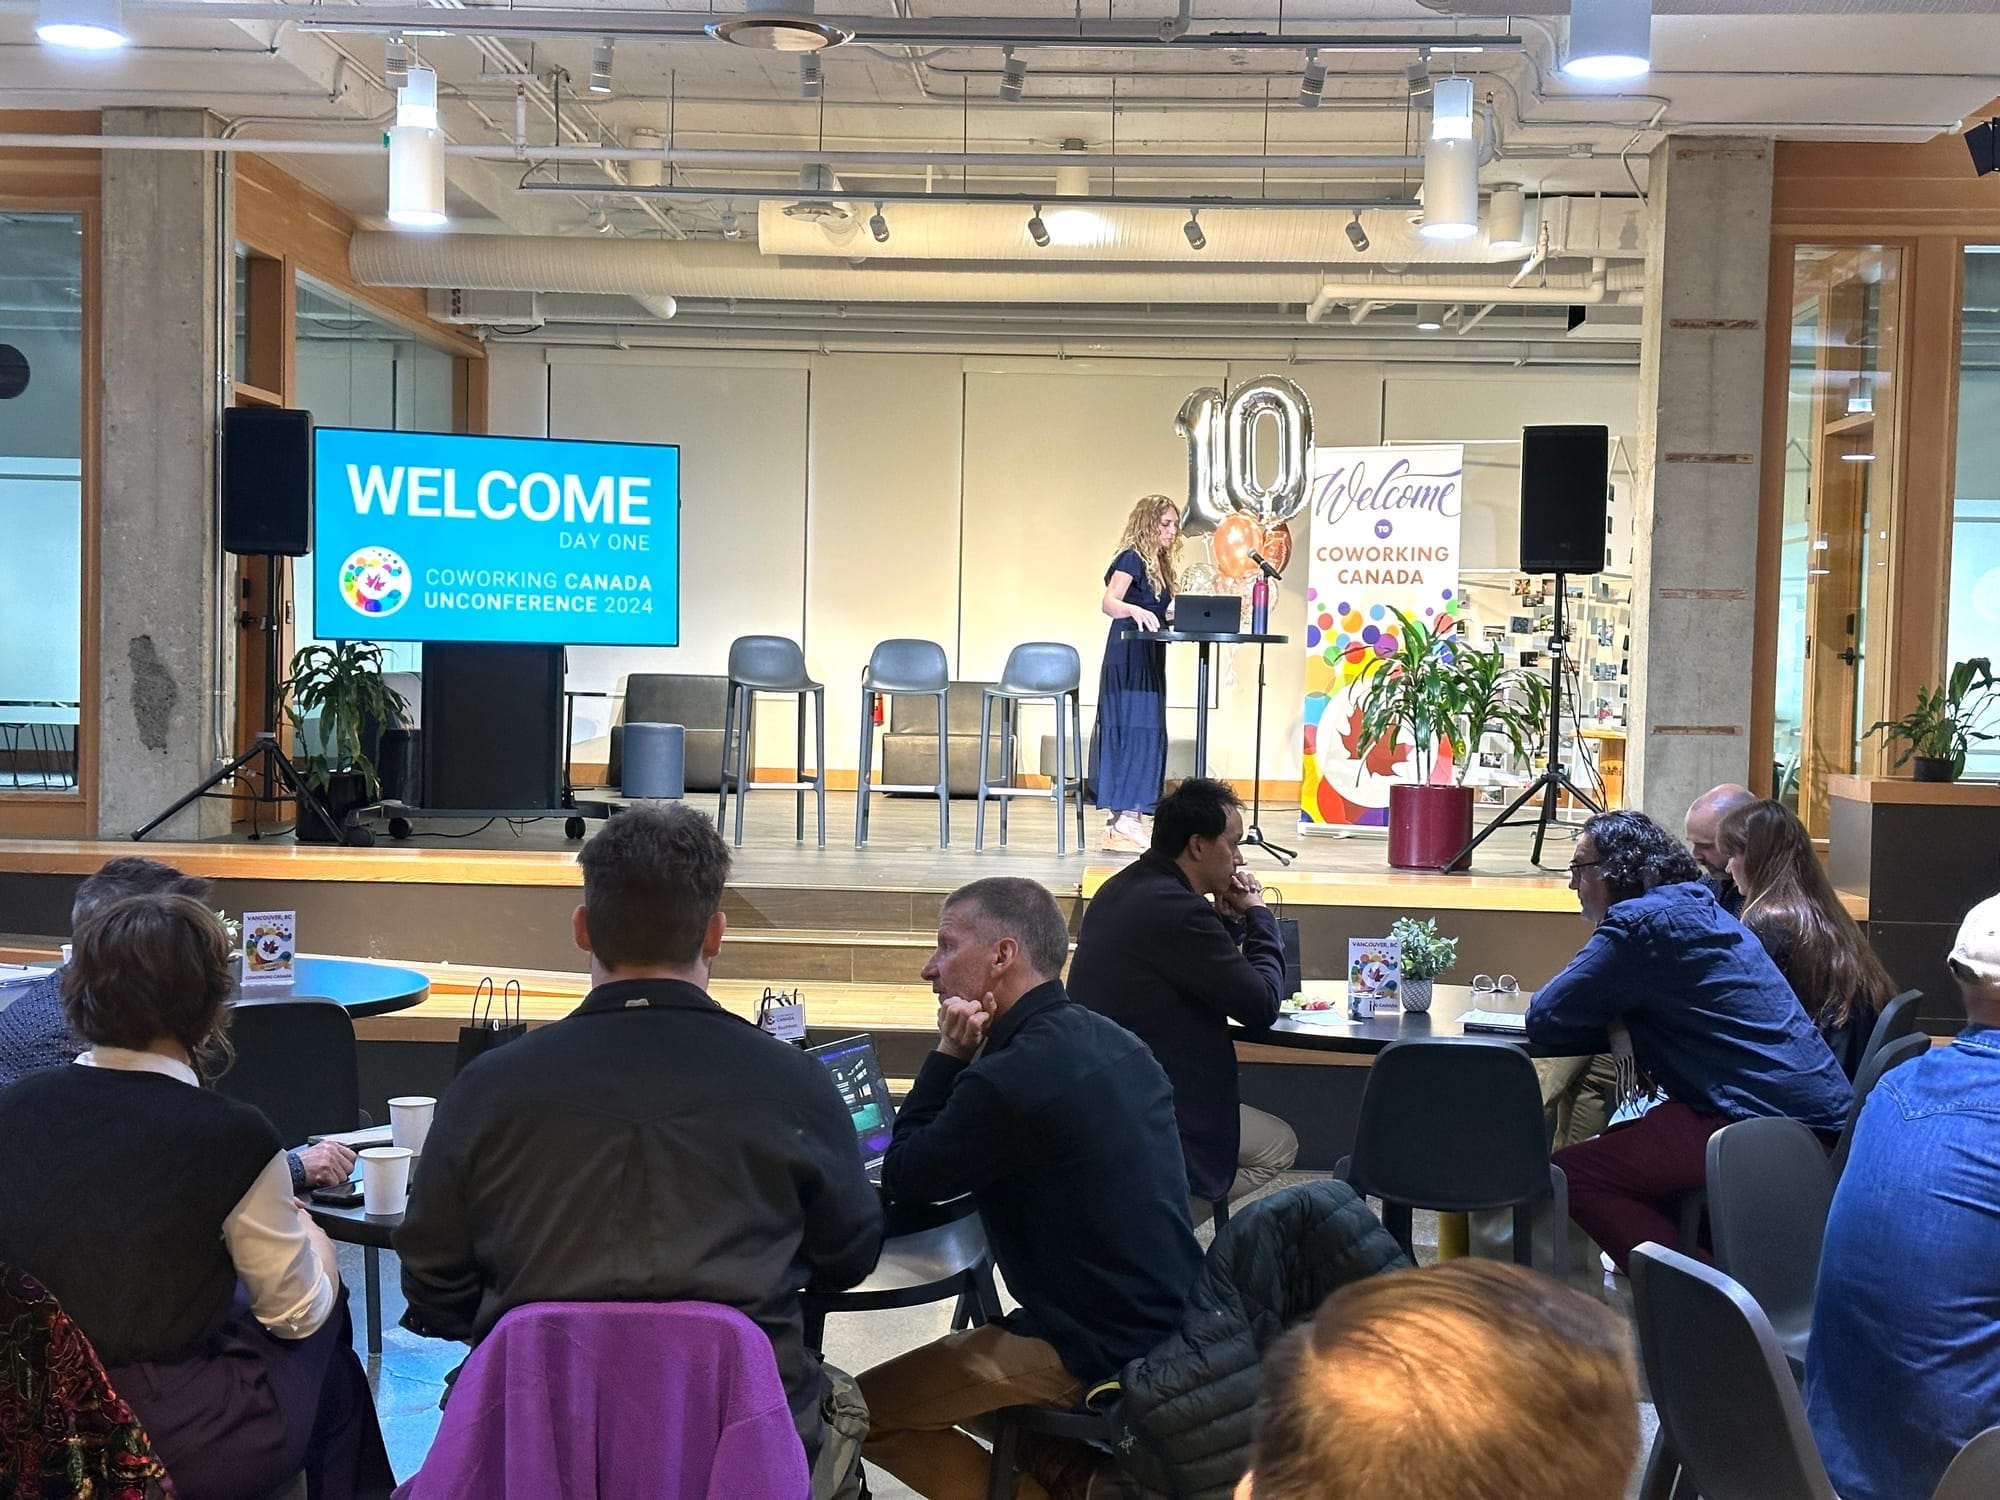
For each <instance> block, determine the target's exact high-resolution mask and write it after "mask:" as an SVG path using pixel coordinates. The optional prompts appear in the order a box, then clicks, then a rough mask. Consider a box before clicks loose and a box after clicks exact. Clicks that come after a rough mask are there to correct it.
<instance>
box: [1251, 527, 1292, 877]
mask: <svg viewBox="0 0 2000 1500" xmlns="http://www.w3.org/2000/svg"><path fill="white" fill-rule="evenodd" d="M1253 555H1254V554H1253ZM1263 810H1264V642H1263V641H1261V640H1260V641H1258V642H1257V728H1256V733H1255V735H1254V736H1253V738H1252V749H1251V751H1250V826H1249V827H1247V828H1245V829H1244V830H1243V843H1244V844H1245V845H1246V846H1249V845H1254V846H1256V847H1257V848H1259V849H1262V850H1263V851H1264V852H1265V853H1266V854H1268V855H1270V856H1271V858H1273V859H1275V860H1276V861H1277V862H1278V863H1279V864H1280V865H1289V864H1290V863H1291V862H1292V861H1293V860H1295V859H1297V858H1298V857H1299V851H1298V850H1296V849H1287V848H1286V847H1285V846H1284V845H1283V844H1274V843H1272V842H1271V841H1270V840H1269V839H1267V838H1266V837H1264V830H1263V828H1262V827H1261V826H1259V825H1260V822H1261V819H1262V814H1263Z"/></svg>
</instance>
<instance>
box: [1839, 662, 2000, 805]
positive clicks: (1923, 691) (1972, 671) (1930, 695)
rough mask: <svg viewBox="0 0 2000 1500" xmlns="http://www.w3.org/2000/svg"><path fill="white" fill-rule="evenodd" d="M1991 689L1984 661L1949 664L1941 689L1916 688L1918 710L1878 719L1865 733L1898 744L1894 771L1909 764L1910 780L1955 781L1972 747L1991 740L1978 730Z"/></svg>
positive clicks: (1990, 701) (1990, 676)
mask: <svg viewBox="0 0 2000 1500" xmlns="http://www.w3.org/2000/svg"><path fill="white" fill-rule="evenodd" d="M1996 686H2000V684H1996V683H1995V682H1994V680H1993V669H1992V667H1991V665H1990V664H1989V663H1988V659H1987V658H1986V657H1983V656H1975V657H1973V658H1972V659H1971V660H1969V661H1962V662H1959V663H1957V664H1956V665H1955V666H1953V667H1952V669H1951V675H1950V676H1949V677H1948V678H1946V679H1945V684H1944V686H1943V687H1934V688H1933V687H1920V688H1918V689H1917V706H1916V707H1915V708H1914V709H1912V710H1911V711H1910V712H1909V713H1906V714H1904V715H1903V717H1902V718H1900V719H1883V720H1880V721H1879V722H1877V723H1874V724H1871V725H1869V726H1868V732H1869V733H1870V734H1880V735H1881V736H1882V737H1883V738H1884V739H1885V740H1886V741H1888V743H1890V744H1891V745H1893V744H1896V743H1897V742H1899V741H1900V742H1901V743H1902V746H1903V752H1902V754H1900V755H1898V756H1897V757H1896V768H1897V769H1898V770H1901V769H1902V768H1903V767H1904V766H1905V765H1908V766H1909V767H1910V779H1911V780H1913V781H1956V780H1958V778H1959V777H1960V776H1963V775H1964V774H1965V757H1966V756H1967V755H1968V754H1969V753H1970V752H1971V750H1972V747H1973V746H1974V745H1977V744H1983V743H1984V742H1985V741H1987V740H1990V739H1993V738H1994V737H1995V736H1994V735H1993V734H1992V733H1990V732H1989V731H1987V730H1986V729H1985V728H1983V727H1982V726H1983V725H1984V724H1985V723H1986V721H1987V715H1988V714H1989V713H1990V712H1991V710H1992V708H1993V695H1994V689H1995V687H1996Z"/></svg>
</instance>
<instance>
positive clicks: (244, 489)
mask: <svg viewBox="0 0 2000 1500" xmlns="http://www.w3.org/2000/svg"><path fill="white" fill-rule="evenodd" d="M312 447H313V419H312V413H311V412H309V411H286V410H280V409H277V408H273V407H268V406H232V407H231V408H230V409H229V410H228V411H226V412H224V413H223V414H222V550H223V551H225V552H235V553H238V554H240V555H245V556H251V557H304V556H305V555H306V554H307V553H308V552H310V551H312V541H313V468H312Z"/></svg>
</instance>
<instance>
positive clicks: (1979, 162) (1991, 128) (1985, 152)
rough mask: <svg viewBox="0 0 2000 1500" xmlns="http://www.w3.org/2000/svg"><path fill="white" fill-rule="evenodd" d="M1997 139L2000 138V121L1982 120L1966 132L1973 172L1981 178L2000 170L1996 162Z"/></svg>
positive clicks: (1966, 145)
mask: <svg viewBox="0 0 2000 1500" xmlns="http://www.w3.org/2000/svg"><path fill="white" fill-rule="evenodd" d="M1996 137H2000V120H1982V121H1980V122H1979V124H1977V125H1975V126H1973V127H1972V129H1970V130H1968V131H1966V132H1965V149H1966V150H1967V151H1970V152H1971V153H1972V170H1973V171H1974V172H1975V173H1977V174H1978V175H1979V176H1981V177H1988V176H1991V175H1992V174H1993V172H1995V171H1996V170H2000V163H1996V161H1995V152H1994V142H1995V138H1996Z"/></svg>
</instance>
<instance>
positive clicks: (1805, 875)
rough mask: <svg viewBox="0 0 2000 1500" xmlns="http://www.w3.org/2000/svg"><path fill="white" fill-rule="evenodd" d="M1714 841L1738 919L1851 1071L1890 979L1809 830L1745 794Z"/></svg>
mask: <svg viewBox="0 0 2000 1500" xmlns="http://www.w3.org/2000/svg"><path fill="white" fill-rule="evenodd" d="M1715 841H1716V847H1717V848H1718V849H1719V850H1720V851H1721V852H1722V853H1723V854H1724V855H1725V856H1727V858H1728V860H1729V865H1728V869H1729V876H1730V879H1732V880H1734V881H1735V882H1736V888H1737V890H1739V891H1741V892H1742V893H1743V925H1744V926H1745V927H1748V928H1749V929H1750V930H1751V931H1752V932H1753V933H1755V934H1756V935H1757V939H1758V941H1760V942H1761V943H1763V945H1764V949H1765V951H1766V952H1767V953H1769V954H1770V955H1771V958H1772V961H1773V962H1775V963H1776V964H1777V966H1778V967H1779V969H1780V970H1782V971H1783V972H1784V975H1785V978H1786V979H1788V980H1789V981H1791V986H1792V993H1794V994H1795V995H1797V996H1798V997H1799V1003H1800V1004H1801V1005H1803V1006H1804V1007H1805V1008H1806V1014H1807V1015H1809V1016H1811V1017H1812V1018H1813V1021H1814V1023H1815V1024H1816V1025H1817V1026H1818V1027H1819V1029H1820V1034H1821V1035H1822V1036H1824V1037H1825V1038H1826V1042H1827V1045H1828V1046H1829V1047H1831V1048H1832V1049H1833V1055H1834V1056H1835V1057H1836V1058H1838V1059H1839V1060H1840V1066H1841V1069H1842V1070H1843V1071H1844V1072H1845V1073H1846V1074H1847V1076H1848V1077H1849V1078H1850V1079H1851V1078H1853V1077H1854V1074H1855V1070H1856V1069H1858V1068H1859V1067H1860V1066H1861V1054H1862V1051H1863V1049H1864V1048H1866V1047H1867V1045H1868V1037H1869V1033H1870V1032H1872V1031H1873V1030H1874V1027H1875V1016H1876V1012H1878V1011H1880V1010H1881V1008H1882V1007H1883V1005H1884V1004H1886V1003H1887V1002H1888V1000H1889V999H1890V997H1891V996H1893V995H1894V994H1895V993H1896V982H1895V981H1894V980H1893V979H1891V978H1890V977H1889V971H1888V970H1887V969H1885V968H1883V967H1882V961H1881V960H1880V959H1879V958H1877V957H1876V956H1875V950H1874V949H1873V948H1871V947H1869V946H1868V939H1867V938H1865V937H1863V936H1862V934H1861V929H1860V927H1858V926H1857V925H1855V921H1854V918H1852V917H1851V916H1849V915H1848V914H1847V909H1846V908H1845V907H1843V906H1842V905H1841V904H1840V897H1839V896H1838V895H1836V894H1835V892H1834V889H1833V882H1832V881H1831V880H1829V879H1827V875H1826V868H1825V867H1824V866H1823V865H1821V863H1820V860H1819V855H1818V854H1817V853H1816V852H1814V850H1813V846H1812V835H1811V834H1809V833H1807V832H1806V828H1805V825H1804V824H1803V823H1801V822H1800V821H1799V820H1798V819H1797V818H1796V817H1795V816H1794V815H1793V814H1792V812H1791V810H1790V809H1789V808H1787V807H1786V806H1785V805H1784V804H1783V803H1781V802H1768V801H1765V802H1746V803H1744V804H1743V805H1742V806H1741V807H1739V808H1737V809H1736V810H1735V811H1734V812H1732V813H1730V814H1729V816H1728V817H1726V818H1724V819H1723V820H1722V826H1721V827H1720V828H1719V829H1718V830H1717V831H1716V836H1715Z"/></svg>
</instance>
